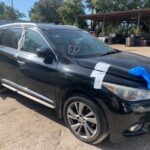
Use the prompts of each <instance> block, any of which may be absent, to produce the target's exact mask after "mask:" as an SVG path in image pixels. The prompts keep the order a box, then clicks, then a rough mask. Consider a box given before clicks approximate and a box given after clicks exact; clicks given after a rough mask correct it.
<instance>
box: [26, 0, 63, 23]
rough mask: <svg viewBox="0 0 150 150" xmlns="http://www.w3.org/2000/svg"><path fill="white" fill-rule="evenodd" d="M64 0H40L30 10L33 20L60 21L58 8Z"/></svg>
mask: <svg viewBox="0 0 150 150" xmlns="http://www.w3.org/2000/svg"><path fill="white" fill-rule="evenodd" d="M62 1H63V0H39V1H38V2H36V3H35V4H34V6H33V8H32V9H31V10H30V12H29V16H30V18H31V20H32V21H37V22H52V23H59V15H58V12H57V9H58V8H59V7H60V6H61V5H62Z"/></svg>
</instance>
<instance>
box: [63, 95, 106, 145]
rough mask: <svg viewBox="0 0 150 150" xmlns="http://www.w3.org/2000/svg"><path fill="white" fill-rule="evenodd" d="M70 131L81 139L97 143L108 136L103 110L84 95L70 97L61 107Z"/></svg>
mask: <svg viewBox="0 0 150 150" xmlns="http://www.w3.org/2000/svg"><path fill="white" fill-rule="evenodd" d="M63 115H64V120H65V123H66V125H67V126H68V128H69V129H70V131H71V132H72V133H73V134H74V135H75V136H76V137H77V138H78V139H79V140H81V141H83V142H86V143H90V144H98V143H100V142H102V141H103V140H104V139H105V138H106V137H108V135H109V134H108V123H107V118H106V116H105V113H104V111H103V110H102V109H101V107H100V106H98V105H96V104H95V103H94V102H93V100H92V99H91V98H89V97H86V96H84V95H78V96H73V97H70V98H69V99H67V100H66V102H65V104H64V109H63Z"/></svg>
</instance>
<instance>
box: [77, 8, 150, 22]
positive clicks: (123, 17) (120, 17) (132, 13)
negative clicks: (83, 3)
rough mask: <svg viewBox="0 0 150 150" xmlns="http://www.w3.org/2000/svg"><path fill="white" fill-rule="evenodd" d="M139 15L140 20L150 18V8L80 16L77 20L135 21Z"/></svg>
mask: <svg viewBox="0 0 150 150" xmlns="http://www.w3.org/2000/svg"><path fill="white" fill-rule="evenodd" d="M139 13H140V17H141V19H147V17H150V8H147V9H139V10H128V11H117V12H108V13H100V14H90V15H80V16H78V18H80V19H85V20H95V21H100V22H102V21H104V20H105V21H106V22H117V21H135V20H137V19H138V16H139Z"/></svg>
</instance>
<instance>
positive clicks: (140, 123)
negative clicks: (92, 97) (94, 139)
mask: <svg viewBox="0 0 150 150" xmlns="http://www.w3.org/2000/svg"><path fill="white" fill-rule="evenodd" d="M114 101H116V100H114ZM117 102H118V104H117V105H116V104H115V105H114V104H113V103H112V104H109V107H108V104H107V108H104V110H105V113H106V116H107V118H108V124H109V133H110V137H111V141H118V142H119V141H120V140H122V139H123V138H124V139H125V138H126V139H127V137H134V136H140V135H144V134H149V133H150V100H147V101H142V102H134V103H131V102H123V101H117ZM105 106H106V105H105ZM121 107H122V108H121Z"/></svg>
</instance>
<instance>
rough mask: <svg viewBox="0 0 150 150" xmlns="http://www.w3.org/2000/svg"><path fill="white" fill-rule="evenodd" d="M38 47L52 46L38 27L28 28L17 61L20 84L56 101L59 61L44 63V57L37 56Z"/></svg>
mask: <svg viewBox="0 0 150 150" xmlns="http://www.w3.org/2000/svg"><path fill="white" fill-rule="evenodd" d="M37 48H50V47H49V44H48V43H47V41H46V40H45V38H44V37H43V36H42V34H41V33H40V32H39V31H38V30H36V29H27V30H26V31H25V34H24V37H23V43H22V47H21V50H20V52H19V55H18V56H17V61H18V65H19V68H18V69H19V73H18V75H17V77H18V84H19V85H20V86H23V87H25V88H26V89H28V91H31V92H32V93H35V94H39V95H41V96H44V97H46V98H47V99H50V100H51V101H54V99H55V82H56V73H57V69H56V68H57V61H55V59H53V62H52V63H50V64H46V63H44V58H40V57H38V56H37V53H36V50H37Z"/></svg>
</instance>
